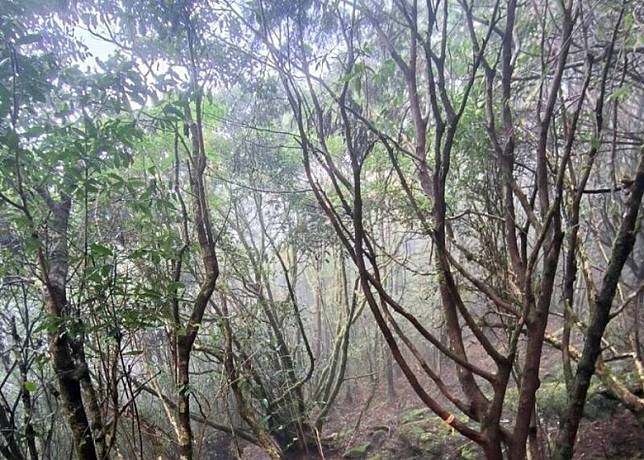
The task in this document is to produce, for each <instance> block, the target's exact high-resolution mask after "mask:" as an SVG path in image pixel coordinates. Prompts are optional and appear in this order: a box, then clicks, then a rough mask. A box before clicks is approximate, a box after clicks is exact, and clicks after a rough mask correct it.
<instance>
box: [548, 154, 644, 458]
mask: <svg viewBox="0 0 644 460" xmlns="http://www.w3.org/2000/svg"><path fill="white" fill-rule="evenodd" d="M627 192H628V193H629V197H628V200H627V203H626V212H625V213H624V215H623V219H622V223H621V225H620V228H619V232H618V234H617V238H616V239H615V242H614V243H613V249H612V252H611V256H610V260H609V262H608V268H607V269H606V273H605V274H604V278H603V280H602V286H601V288H600V290H599V292H598V293H597V296H596V298H595V300H594V303H593V305H592V310H591V316H590V322H589V324H588V331H587V332H586V341H585V343H584V350H583V352H582V354H581V358H580V359H579V363H578V365H577V372H576V373H575V379H574V381H573V385H572V392H571V394H570V399H569V403H568V408H567V409H566V412H565V414H564V415H563V417H562V420H561V424H560V427H559V435H558V438H557V446H556V449H555V455H554V458H556V459H570V458H572V455H573V449H574V445H575V439H576V437H577V430H578V428H579V422H580V421H581V417H582V415H583V410H584V405H585V403H586V395H587V393H588V387H589V386H590V379H591V377H592V376H593V374H594V373H595V364H596V362H597V358H599V356H600V354H601V340H602V337H603V335H604V331H605V330H606V326H607V325H608V322H609V321H610V309H611V306H612V303H613V298H614V297H615V292H616V290H617V284H618V283H619V278H620V276H621V273H622V268H623V267H624V264H625V263H626V259H627V258H628V256H629V255H630V253H631V251H632V249H633V245H634V244H635V237H636V228H635V227H636V225H637V216H638V213H639V209H640V206H641V203H642V193H643V192H644V149H642V150H641V152H640V161H639V166H638V168H637V174H636V176H635V179H634V181H633V183H632V185H631V186H630V190H627Z"/></svg>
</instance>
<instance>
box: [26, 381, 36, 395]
mask: <svg viewBox="0 0 644 460" xmlns="http://www.w3.org/2000/svg"><path fill="white" fill-rule="evenodd" d="M23 386H24V388H25V391H28V392H29V393H33V392H34V391H36V390H37V389H38V384H37V383H36V382H30V381H29V380H27V381H26V382H25V383H24V385H23Z"/></svg>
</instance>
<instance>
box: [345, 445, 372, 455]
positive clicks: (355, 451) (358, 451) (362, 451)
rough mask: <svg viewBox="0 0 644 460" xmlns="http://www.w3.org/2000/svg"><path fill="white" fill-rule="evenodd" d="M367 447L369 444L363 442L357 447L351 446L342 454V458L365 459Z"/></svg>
mask: <svg viewBox="0 0 644 460" xmlns="http://www.w3.org/2000/svg"><path fill="white" fill-rule="evenodd" d="M369 447H371V443H370V442H365V443H363V444H358V445H357V446H353V447H352V448H350V449H349V450H347V451H346V452H345V453H344V456H343V457H344V458H366V457H367V450H369Z"/></svg>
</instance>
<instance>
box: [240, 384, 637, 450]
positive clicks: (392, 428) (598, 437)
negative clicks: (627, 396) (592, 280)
mask: <svg viewBox="0 0 644 460" xmlns="http://www.w3.org/2000/svg"><path fill="white" fill-rule="evenodd" d="M397 383H398V384H397V385H396V387H397V392H396V395H395V397H394V398H390V397H389V396H388V395H387V392H386V391H385V389H384V388H382V387H384V385H380V387H381V388H378V389H377V390H376V391H375V392H374V394H373V396H372V395H371V393H372V390H370V389H369V388H370V385H367V384H366V383H365V384H363V385H359V386H358V385H354V386H353V388H352V393H351V395H350V396H351V397H350V399H349V400H347V399H346V397H345V396H341V397H340V400H339V401H338V403H337V404H336V406H337V407H336V409H335V410H334V411H333V412H332V413H331V414H330V416H329V420H328V422H327V424H326V426H325V428H324V432H323V433H322V434H321V439H322V440H323V443H324V444H325V445H326V446H330V447H326V448H325V449H324V454H323V456H321V455H320V454H319V453H316V452H309V453H303V454H302V453H301V454H293V455H292V456H291V457H290V458H291V459H292V460H305V459H307V460H308V459H322V458H323V459H325V460H340V459H347V458H354V459H366V460H421V459H437V460H438V459H440V460H450V459H454V460H456V459H463V460H469V459H482V458H484V457H483V454H482V452H481V450H480V449H479V448H478V446H476V445H474V444H473V443H471V442H469V441H467V440H466V439H464V438H463V437H462V436H460V435H458V434H457V433H453V432H452V431H451V430H450V429H449V428H448V427H447V426H446V425H444V424H443V423H442V422H441V421H440V420H439V419H438V418H436V417H433V416H432V414H430V413H429V412H428V411H427V410H426V409H424V408H423V405H422V403H420V401H419V400H418V398H417V397H416V395H415V394H413V392H412V391H411V390H410V389H409V387H408V385H405V382H403V381H402V379H401V381H400V382H397ZM371 396H372V397H371ZM370 397H371V398H370ZM369 399H371V402H370V403H369V406H368V408H367V410H364V408H365V405H366V404H367V402H368V401H369ZM544 427H545V429H546V430H547V432H548V433H549V435H550V436H551V437H552V436H554V434H555V433H556V429H557V424H556V420H551V421H546V423H544ZM546 456H547V454H546ZM266 458H267V457H266V456H265V454H263V452H262V451H261V450H260V449H258V448H257V447H255V446H248V447H246V448H245V449H244V451H243V459H244V460H264V459H266ZM574 458H575V459H611V460H617V459H620V460H636V459H641V460H644V430H642V428H641V427H640V426H639V425H638V423H637V420H636V419H635V417H634V416H633V415H632V414H631V413H629V412H628V411H626V410H625V409H623V408H621V407H619V406H617V407H616V408H614V409H613V410H610V411H606V413H605V414H599V415H598V416H597V418H596V419H594V420H586V419H584V420H583V421H582V424H581V426H580V432H579V437H578V442H577V446H576V449H575V456H574Z"/></svg>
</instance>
